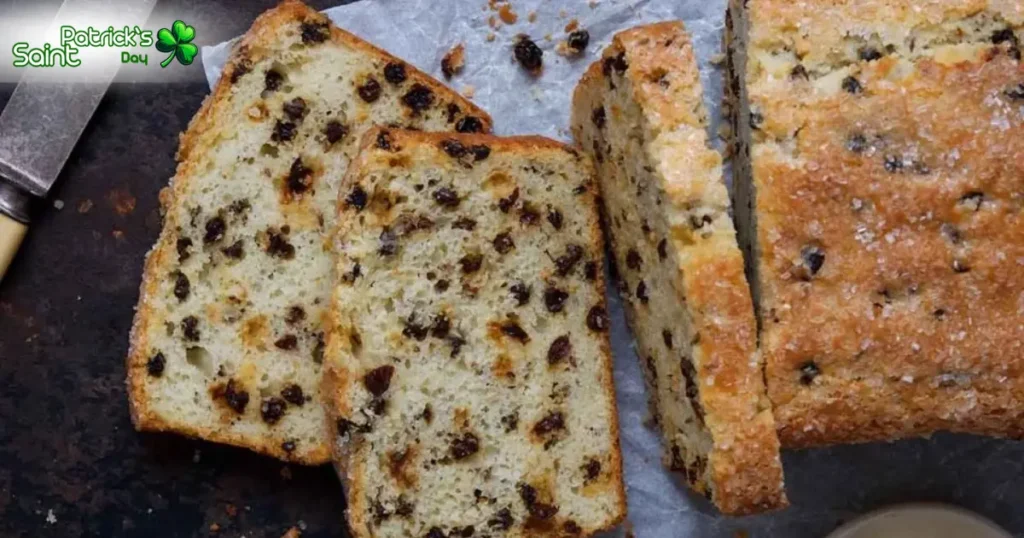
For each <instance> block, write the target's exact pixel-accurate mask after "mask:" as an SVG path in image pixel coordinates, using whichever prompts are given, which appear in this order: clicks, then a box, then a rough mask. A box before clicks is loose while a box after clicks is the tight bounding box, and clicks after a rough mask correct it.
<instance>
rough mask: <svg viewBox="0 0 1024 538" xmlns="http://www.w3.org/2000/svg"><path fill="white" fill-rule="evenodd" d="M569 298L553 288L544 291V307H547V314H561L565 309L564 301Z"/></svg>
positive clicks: (566, 294)
mask: <svg viewBox="0 0 1024 538" xmlns="http://www.w3.org/2000/svg"><path fill="white" fill-rule="evenodd" d="M568 298H569V294H568V293H566V292H564V291H562V290H560V289H558V288H554V287H549V288H548V289H546V290H544V306H546V307H547V309H548V312H554V313H557V312H561V311H562V310H564V309H565V301H566V300H567V299H568Z"/></svg>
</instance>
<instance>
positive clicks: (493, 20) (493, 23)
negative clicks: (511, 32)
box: [487, 15, 500, 30]
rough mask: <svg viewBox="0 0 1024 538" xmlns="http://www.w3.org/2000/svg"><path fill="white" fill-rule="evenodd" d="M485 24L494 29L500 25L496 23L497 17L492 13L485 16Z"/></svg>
mask: <svg viewBox="0 0 1024 538" xmlns="http://www.w3.org/2000/svg"><path fill="white" fill-rule="evenodd" d="M487 25H488V26H490V27H491V28H493V29H494V30H497V29H498V26H500V25H499V24H498V19H497V18H496V17H495V16H494V15H491V16H490V17H487Z"/></svg>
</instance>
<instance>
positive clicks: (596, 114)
mask: <svg viewBox="0 0 1024 538" xmlns="http://www.w3.org/2000/svg"><path fill="white" fill-rule="evenodd" d="M607 119H608V116H607V115H606V114H605V111H604V107H603V106H599V107H597V108H595V109H594V111H593V112H591V114H590V121H592V122H594V125H595V126H597V128H598V129H603V128H604V125H605V122H606V121H607Z"/></svg>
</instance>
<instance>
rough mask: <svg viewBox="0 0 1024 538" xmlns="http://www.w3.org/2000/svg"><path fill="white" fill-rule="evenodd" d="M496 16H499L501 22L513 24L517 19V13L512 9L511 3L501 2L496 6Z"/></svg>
mask: <svg viewBox="0 0 1024 538" xmlns="http://www.w3.org/2000/svg"><path fill="white" fill-rule="evenodd" d="M498 17H500V18H501V22H503V23H505V24H515V23H516V21H518V20H519V15H516V12H515V11H512V4H502V5H501V7H500V8H498Z"/></svg>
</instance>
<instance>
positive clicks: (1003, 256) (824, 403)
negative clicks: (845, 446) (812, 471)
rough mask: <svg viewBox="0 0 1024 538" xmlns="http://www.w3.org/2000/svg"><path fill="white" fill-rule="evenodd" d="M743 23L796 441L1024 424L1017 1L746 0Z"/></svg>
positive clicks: (753, 240) (740, 62)
mask: <svg viewBox="0 0 1024 538" xmlns="http://www.w3.org/2000/svg"><path fill="white" fill-rule="evenodd" d="M730 24H731V34H732V36H733V40H732V46H731V48H732V55H731V56H732V60H733V61H732V67H733V72H734V76H733V82H734V84H733V86H734V89H733V92H734V94H736V96H737V103H738V106H737V107H736V110H737V114H736V120H737V128H738V132H739V133H740V135H741V137H740V151H739V156H740V157H742V159H741V160H742V164H743V166H744V167H745V172H746V173H745V174H743V175H741V176H738V178H737V179H738V182H737V187H738V189H737V192H738V196H739V198H738V200H737V201H736V207H737V219H738V220H739V221H740V222H741V226H742V227H744V228H746V229H747V231H748V233H747V234H746V237H747V248H748V249H749V253H750V259H751V261H752V262H753V263H752V269H753V271H752V276H753V277H754V281H755V282H756V283H757V284H758V287H759V289H760V293H759V295H760V312H761V318H762V333H761V346H762V351H763V353H764V355H765V360H766V378H767V383H768V392H769V396H770V398H771V400H772V402H773V403H774V406H775V416H776V420H777V421H778V427H779V435H780V437H781V439H782V442H783V445H787V446H793V447H805V446H815V445H825V444H831V443H840V442H859V441H872V440H883V439H895V438H900V437H907V436H916V435H927V434H929V433H931V432H933V431H935V430H955V431H963V432H973V433H982V434H991V435H999V436H1011V437H1024V401H1022V397H1021V395H1022V394H1024V378H1022V377H1021V375H1019V372H1020V369H1021V367H1022V366H1024V323H1022V321H1021V320H1022V319H1024V191H1022V188H1021V178H1024V136H1022V135H1024V66H1022V64H1021V46H1020V44H1021V40H1022V39H1024V11H1022V8H1021V4H1020V2H995V1H977V2H962V1H959V0H936V1H932V2H925V3H921V2H913V1H910V0H886V1H881V0H874V1H853V0H841V1H835V2H821V3H806V2H790V1H787V0H749V1H744V2H740V1H738V0H737V1H736V2H734V3H733V6H732V9H731V23H730Z"/></svg>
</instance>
